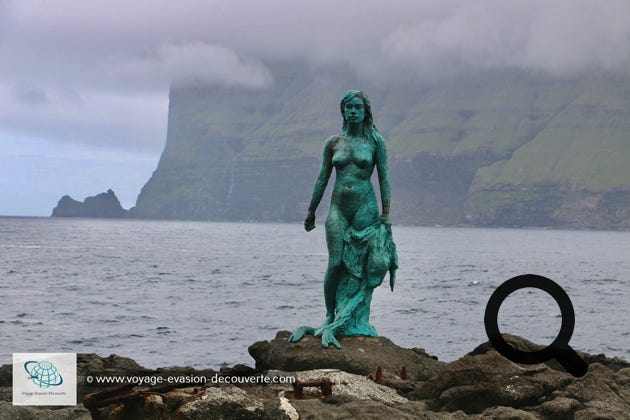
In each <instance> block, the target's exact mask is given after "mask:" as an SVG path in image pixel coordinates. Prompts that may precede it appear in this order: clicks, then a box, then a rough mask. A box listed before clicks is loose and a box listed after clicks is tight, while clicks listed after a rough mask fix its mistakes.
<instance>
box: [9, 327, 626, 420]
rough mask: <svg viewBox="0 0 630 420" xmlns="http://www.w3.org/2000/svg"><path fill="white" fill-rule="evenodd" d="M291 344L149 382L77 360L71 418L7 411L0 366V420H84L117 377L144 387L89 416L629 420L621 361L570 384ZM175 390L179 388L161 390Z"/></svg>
mask: <svg viewBox="0 0 630 420" xmlns="http://www.w3.org/2000/svg"><path fill="white" fill-rule="evenodd" d="M289 335H290V333H289V332H288V331H281V332H279V333H278V334H277V335H276V337H275V338H274V339H273V340H270V341H260V342H257V343H255V344H253V345H251V346H250V348H249V352H250V354H251V355H252V357H253V358H254V359H255V361H256V365H255V367H254V368H252V367H248V366H245V365H236V366H233V367H230V368H222V369H221V370H220V371H214V370H212V369H206V370H195V369H192V368H189V367H173V368H160V369H156V370H152V369H145V368H143V367H142V366H140V365H138V364H137V363H136V362H135V361H133V360H131V359H128V358H124V357H120V356H116V355H111V356H109V357H100V356H97V355H96V354H79V355H78V356H77V365H78V366H77V372H78V385H77V387H78V389H77V392H78V398H79V405H78V406H76V407H61V408H56V407H25V406H13V405H12V404H11V398H12V394H11V392H12V390H11V384H12V370H11V365H3V366H2V367H0V419H5V418H7V419H9V418H10V419H35V418H37V419H60V418H63V419H90V418H92V415H91V413H90V411H89V410H88V409H87V408H85V407H84V406H83V405H82V404H81V403H80V401H81V399H82V398H83V397H84V396H86V395H91V399H89V400H88V402H89V403H90V404H92V405H93V406H97V405H98V404H95V403H98V402H99V398H102V397H103V395H104V394H103V390H105V389H112V384H111V383H109V384H97V383H96V382H97V381H95V380H94V379H93V378H96V377H101V378H102V377H121V376H125V377H132V376H135V377H137V378H151V379H150V380H149V379H145V380H144V381H145V383H143V384H142V385H135V386H133V385H128V386H126V388H125V389H121V387H120V386H118V388H119V389H117V390H115V391H114V392H112V393H110V394H109V395H105V397H109V398H110V399H111V396H112V395H113V396H114V400H115V399H116V398H118V396H119V395H122V394H127V396H128V398H123V399H122V400H121V401H115V402H114V403H113V404H107V405H105V406H103V407H100V406H99V407H98V408H95V409H94V410H93V414H94V415H98V416H99V417H100V418H104V419H131V418H134V419H136V418H146V419H287V420H288V419H290V420H294V419H298V418H299V419H341V418H372V419H382V418H391V419H482V418H492V419H536V418H545V419H577V420H580V419H630V363H628V362H627V361H625V360H623V359H620V358H608V357H606V356H604V355H601V354H600V355H590V354H586V353H580V356H581V357H582V358H583V359H584V360H586V361H587V363H589V369H588V373H587V374H586V375H585V376H583V377H581V378H575V377H573V376H571V375H569V374H568V373H566V372H565V371H564V370H563V369H562V367H561V366H560V365H559V364H557V363H556V362H555V361H551V362H548V363H547V364H539V365H518V364H514V363H512V362H510V361H509V360H507V359H505V358H503V357H502V356H501V355H499V354H498V353H497V352H496V351H495V350H494V349H493V348H492V347H491V346H490V344H489V343H484V344H482V345H480V346H478V347H477V348H475V349H474V350H473V351H471V352H470V353H468V354H467V355H465V356H464V357H462V358H460V359H458V360H455V361H453V362H450V363H444V362H441V361H439V360H437V358H436V357H435V356H431V355H429V354H427V353H426V352H425V351H424V350H423V349H419V348H414V349H404V348H401V347H399V346H397V345H395V344H394V343H392V342H391V341H390V340H388V339H387V338H385V337H375V338H368V337H346V338H343V339H341V340H340V342H341V345H342V346H343V347H342V349H334V348H329V349H323V348H322V347H321V344H320V341H319V340H317V339H315V338H313V337H305V338H304V339H303V340H302V341H300V342H299V343H289V342H288V341H287V338H288V337H289ZM506 339H507V340H508V341H509V342H510V343H511V344H512V345H513V346H514V347H516V348H519V349H521V350H523V351H533V350H536V349H540V348H541V346H538V345H536V344H533V343H531V342H529V341H527V340H525V339H522V338H520V337H515V336H506ZM88 378H89V379H88ZM157 378H162V380H157ZM168 378H171V379H168ZM173 378H176V379H175V381H181V383H180V382H177V383H175V384H172V383H171V384H170V385H166V386H165V384H167V383H168V381H167V379H168V380H171V381H172V380H173ZM178 378H179V379H178ZM186 378H188V379H186ZM201 379H203V381H201ZM295 379H297V380H299V381H300V384H302V385H303V396H302V397H301V398H298V396H299V395H297V394H299V390H298V389H297V388H295V387H294V386H293V385H292V384H291V383H288V382H289V381H291V380H295ZM186 381H188V383H186ZM322 381H323V383H329V384H331V385H330V387H331V391H332V392H327V391H326V388H325V386H324V387H322V386H321V385H322ZM149 382H150V383H149ZM203 382H205V383H203ZM309 385H313V386H309ZM300 388H302V386H300ZM99 392H100V393H101V394H100V395H99V394H95V393H99ZM106 402H107V401H106Z"/></svg>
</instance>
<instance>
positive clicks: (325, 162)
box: [304, 137, 333, 231]
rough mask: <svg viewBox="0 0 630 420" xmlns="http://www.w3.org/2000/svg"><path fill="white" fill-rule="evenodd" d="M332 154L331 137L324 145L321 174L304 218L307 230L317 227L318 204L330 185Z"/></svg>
mask: <svg viewBox="0 0 630 420" xmlns="http://www.w3.org/2000/svg"><path fill="white" fill-rule="evenodd" d="M332 154H333V138H332V137H331V138H329V139H328V140H326V144H325V145H324V152H323V153H322V167H321V169H320V170H319V175H318V176H317V180H316V181H315V185H314V186H313V195H312V196H311V203H310V204H309V206H308V212H307V214H306V219H304V227H305V229H306V230H307V231H310V230H313V229H314V228H315V210H317V206H319V203H320V201H322V197H323V196H324V191H326V186H327V185H328V180H329V179H330V175H331V174H332V170H333V165H332Z"/></svg>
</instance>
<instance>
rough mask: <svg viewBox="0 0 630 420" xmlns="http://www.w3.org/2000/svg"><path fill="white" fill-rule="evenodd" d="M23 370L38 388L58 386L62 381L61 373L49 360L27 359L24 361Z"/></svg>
mask: <svg viewBox="0 0 630 420" xmlns="http://www.w3.org/2000/svg"><path fill="white" fill-rule="evenodd" d="M24 370H25V371H26V373H28V376H29V378H30V379H31V380H32V381H33V383H34V384H35V385H37V386H38V387H40V388H48V387H51V386H59V385H61V384H62V383H63V378H62V377H61V374H60V373H59V371H58V370H57V368H56V367H55V365H53V364H52V363H50V362H49V361H46V360H43V361H41V362H40V361H37V360H29V361H28V362H26V363H24Z"/></svg>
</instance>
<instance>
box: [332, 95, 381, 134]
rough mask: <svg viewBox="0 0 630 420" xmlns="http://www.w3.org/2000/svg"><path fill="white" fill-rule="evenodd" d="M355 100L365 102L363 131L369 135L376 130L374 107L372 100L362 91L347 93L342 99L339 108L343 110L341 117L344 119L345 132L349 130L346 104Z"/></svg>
mask: <svg viewBox="0 0 630 420" xmlns="http://www.w3.org/2000/svg"><path fill="white" fill-rule="evenodd" d="M354 98H359V99H361V100H362V101H363V107H364V111H365V117H364V119H363V131H364V133H365V134H367V133H369V132H370V131H372V130H375V129H376V128H375V127H374V119H373V118H372V107H371V106H370V100H369V99H368V97H367V95H366V94H365V93H363V91H361V90H349V91H347V92H346V93H345V95H343V98H341V103H340V104H339V108H340V110H341V117H342V118H343V130H344V131H345V130H346V129H347V128H348V121H346V116H345V113H344V109H345V107H346V104H347V103H348V102H350V101H351V100H352V99H354Z"/></svg>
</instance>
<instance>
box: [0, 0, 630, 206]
mask: <svg viewBox="0 0 630 420" xmlns="http://www.w3.org/2000/svg"><path fill="white" fill-rule="evenodd" d="M278 58H282V59H291V58H301V59H307V60H309V61H311V62H313V63H314V64H325V63H338V62H343V63H346V64H349V65H350V66H352V67H353V68H355V69H357V71H362V72H364V74H363V76H367V77H383V75H390V74H396V72H397V71H400V70H401V69H405V70H406V71H410V70H411V71H412V72H413V73H415V74H417V75H419V76H420V77H424V76H431V75H432V74H434V73H443V72H451V71H454V70H458V69H464V68H480V69H485V68H498V67H516V68H521V69H525V70H528V71H534V72H544V73H551V74H557V75H563V74H573V73H579V72H582V71H585V70H591V69H605V70H611V71H621V72H628V70H630V2H628V1H627V0H606V1H601V0H599V1H596V0H547V1H537V0H522V1H518V0H513V1H510V0H478V1H470V0H460V1H457V0H452V1H437V0H436V1H418V0H409V1H404V0H392V1H387V2H383V1H366V0H363V1H355V0H348V1H345V2H339V1H327V0H326V1H317V2H312V1H295V0H293V1H291V0H269V1H234V0H232V1H190V0H179V1H177V2H173V1H165V0H151V1H148V0H144V1H138V0H137V1H131V2H130V1H120V0H108V1H89V0H86V1H76V0H74V1H70V0H56V1H36V0H20V1H4V2H1V3H0V144H2V147H1V148H0V177H1V178H0V214H7V213H12V214H15V212H20V213H23V214H39V215H47V214H49V212H50V210H51V208H52V206H54V204H55V202H49V201H48V200H50V199H48V198H47V199H46V200H47V201H43V200H41V199H40V200H38V199H37V195H36V194H35V191H41V190H42V189H44V190H46V191H50V194H51V195H52V196H55V197H56V198H58V197H60V196H61V195H62V194H70V195H73V197H74V198H77V199H83V198H84V197H85V195H88V194H90V195H92V194H96V193H98V192H102V191H103V190H104V189H106V188H108V187H109V186H111V187H112V188H114V190H115V191H117V192H119V195H121V193H120V191H121V190H122V191H124V193H123V194H122V195H124V197H121V198H122V199H123V204H124V205H125V206H126V207H129V206H131V205H133V204H134V201H135V195H137V193H138V192H139V190H140V187H141V186H142V183H143V182H144V181H146V180H147V179H148V177H149V176H150V174H151V171H152V170H153V169H154V168H155V165H156V164H157V159H158V158H159V153H160V152H161V150H162V148H163V145H164V141H165V133H166V116H167V106H168V90H169V86H170V85H171V83H173V82H179V83H181V82H186V80H191V79H195V80H202V81H205V82H207V83H219V84H230V83H232V84H241V85H245V86H249V87H251V88H252V89H257V88H261V87H264V86H265V85H267V84H269V83H273V74H272V73H271V72H270V70H269V69H267V67H266V66H265V64H264V63H265V61H266V60H270V59H278ZM62 145H63V146H62ZM62 149H63V150H64V156H63V157H64V159H71V160H72V161H73V164H72V166H73V167H76V171H72V172H71V173H65V172H64V174H62V173H61V172H58V173H57V175H58V176H57V177H55V179H56V181H55V183H51V181H50V178H51V176H50V174H55V173H56V172H55V168H58V166H54V167H51V168H50V170H49V176H46V177H44V178H43V177H42V175H41V173H36V172H33V171H30V172H29V170H28V167H30V166H33V165H35V166H37V167H38V168H39V170H40V172H41V171H42V170H43V169H42V168H43V167H46V162H47V160H46V159H45V158H46V157H47V156H50V159H51V160H53V161H54V159H57V157H56V155H55V153H54V150H62ZM90 151H91V152H92V153H93V156H87V155H88V154H89V152H90ZM29 156H38V159H39V160H37V162H38V163H37V164H35V163H34V164H33V165H26V166H23V165H22V166H23V167H22V166H20V167H18V168H16V166H17V165H15V162H17V161H20V162H23V163H27V162H29ZM116 156H120V158H117V157H116ZM133 156H135V157H136V158H137V159H136V158H134V159H131V157H133ZM33 159H34V158H33ZM95 159H96V160H97V161H98V162H100V163H99V164H97V165H95V164H94V160H95ZM8 162H13V164H11V165H7V163H8ZM32 162H35V160H33V161H32ZM81 162H85V165H86V166H85V167H84V168H83V169H82V168H81ZM138 162H144V163H142V164H141V165H140V166H141V168H140V167H139V166H138V165H139V164H138ZM151 162H152V163H151ZM42 165H43V166H42ZM99 165H101V166H99ZM108 165H109V166H108ZM130 165H131V166H130ZM142 165H144V166H142ZM9 166H10V167H11V168H12V170H11V171H9V170H8V169H7V168H8V167H9ZM95 167H101V169H102V171H103V173H102V174H101V173H99V172H95V173H94V177H95V178H96V179H103V181H102V182H103V185H105V183H106V182H107V180H106V179H105V178H106V177H107V173H112V172H116V176H112V184H111V185H109V184H108V185H106V186H105V187H103V185H101V184H99V183H96V182H95V183H94V184H93V188H92V189H90V186H89V185H85V179H83V178H81V177H82V175H84V174H86V173H90V171H94V170H95V169H94V168H95ZM20 168H21V169H20ZM125 171H129V176H128V177H127V178H125ZM62 172H63V171H62ZM73 174H74V175H73ZM73 176H74V177H75V178H76V179H73ZM13 177H20V182H19V184H20V185H22V187H21V189H20V190H19V191H18V190H16V189H15V188H14V187H11V185H16V184H18V182H17V181H16V180H15V179H12V178H13ZM114 178H115V179H120V180H122V181H120V182H121V183H123V184H124V185H122V186H120V187H118V186H117V185H113V182H114ZM125 179H127V181H128V182H127V183H124V182H123V181H124V180H125ZM79 185H82V186H83V187H81V188H78V186H79ZM12 188H13V189H12ZM53 189H55V190H54V191H53ZM31 191H32V192H33V193H32V194H31V193H30V192H31ZM134 191H135V192H134ZM29 194H30V195H29ZM56 198H55V199H54V200H55V201H56ZM20 200H22V201H23V204H19V203H18V202H19V201H20ZM9 202H10V205H9V204H7V203H9Z"/></svg>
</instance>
